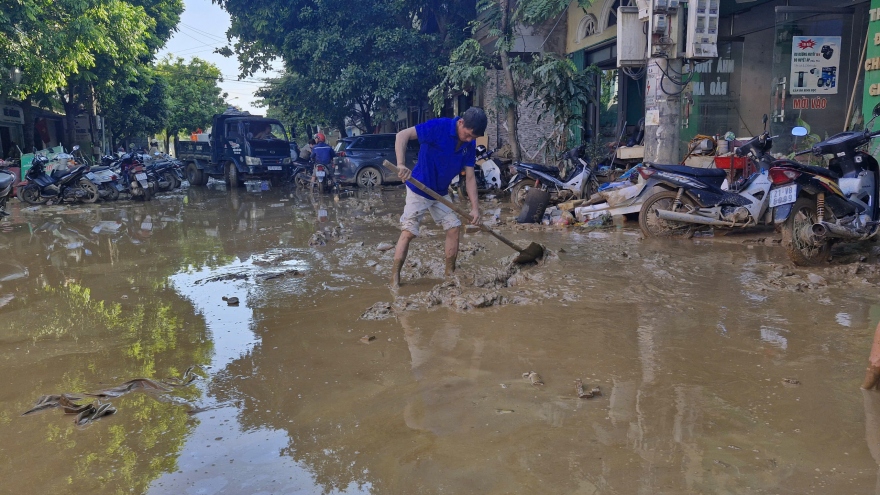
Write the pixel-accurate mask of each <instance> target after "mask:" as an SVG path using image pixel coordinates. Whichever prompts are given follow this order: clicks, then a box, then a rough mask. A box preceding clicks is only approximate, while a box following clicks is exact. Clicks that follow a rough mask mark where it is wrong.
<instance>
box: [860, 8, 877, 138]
mask: <svg viewBox="0 0 880 495" xmlns="http://www.w3.org/2000/svg"><path fill="white" fill-rule="evenodd" d="M869 14H870V15H869V16H868V39H867V40H866V41H867V43H868V46H867V48H866V49H865V60H864V62H863V64H864V66H863V67H862V70H864V71H865V95H864V98H862V114H863V115H864V117H865V120H866V121H867V120H868V119H870V118H871V111H872V110H873V109H874V105H876V104H878V103H880V0H871V10H870V11H869Z"/></svg>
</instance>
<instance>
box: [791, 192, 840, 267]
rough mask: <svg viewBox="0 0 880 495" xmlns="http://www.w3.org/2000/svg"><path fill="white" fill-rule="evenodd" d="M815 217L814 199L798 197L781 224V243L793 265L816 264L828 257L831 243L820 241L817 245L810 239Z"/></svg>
mask: <svg viewBox="0 0 880 495" xmlns="http://www.w3.org/2000/svg"><path fill="white" fill-rule="evenodd" d="M817 219H818V215H817V214H816V201H815V200H813V199H810V198H798V200H797V201H795V203H794V205H793V206H792V207H791V213H790V214H789V215H788V218H786V219H785V222H784V223H783V224H782V244H783V246H785V250H786V252H787V253H788V257H789V259H791V261H792V262H793V263H794V264H795V265H798V266H810V265H816V264H818V263H822V262H823V261H825V260H827V259H828V252H829V251H830V249H831V243H830V242H829V241H822V242H821V243H819V244H818V245H817V244H814V243H813V242H811V241H810V238H811V230H812V227H813V224H814V223H816V220H817Z"/></svg>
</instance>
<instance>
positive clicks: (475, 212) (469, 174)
mask: <svg viewBox="0 0 880 495" xmlns="http://www.w3.org/2000/svg"><path fill="white" fill-rule="evenodd" d="M464 185H465V188H466V189H467V194H468V199H470V200H471V225H480V200H479V198H477V177H476V176H475V175H474V167H465V168H464Z"/></svg>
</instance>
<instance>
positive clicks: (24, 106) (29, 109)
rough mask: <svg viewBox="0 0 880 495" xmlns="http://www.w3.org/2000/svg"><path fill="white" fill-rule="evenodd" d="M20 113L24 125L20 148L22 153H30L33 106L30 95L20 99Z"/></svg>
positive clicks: (32, 135)
mask: <svg viewBox="0 0 880 495" xmlns="http://www.w3.org/2000/svg"><path fill="white" fill-rule="evenodd" d="M21 113H22V118H24V125H23V126H22V134H23V135H22V138H24V142H23V143H21V150H22V152H24V153H30V152H31V151H32V150H33V149H34V124H35V122H34V106H33V105H32V104H31V97H30V95H28V96H26V97H24V98H23V99H22V100H21Z"/></svg>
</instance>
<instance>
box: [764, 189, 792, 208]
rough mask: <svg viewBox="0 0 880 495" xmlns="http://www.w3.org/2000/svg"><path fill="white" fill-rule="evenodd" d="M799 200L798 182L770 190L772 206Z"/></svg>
mask: <svg viewBox="0 0 880 495" xmlns="http://www.w3.org/2000/svg"><path fill="white" fill-rule="evenodd" d="M795 200H797V184H789V185H787V186H782V187H780V188H777V189H773V190H771V191H770V208H775V207H777V206H781V205H787V204H789V203H794V202H795Z"/></svg>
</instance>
